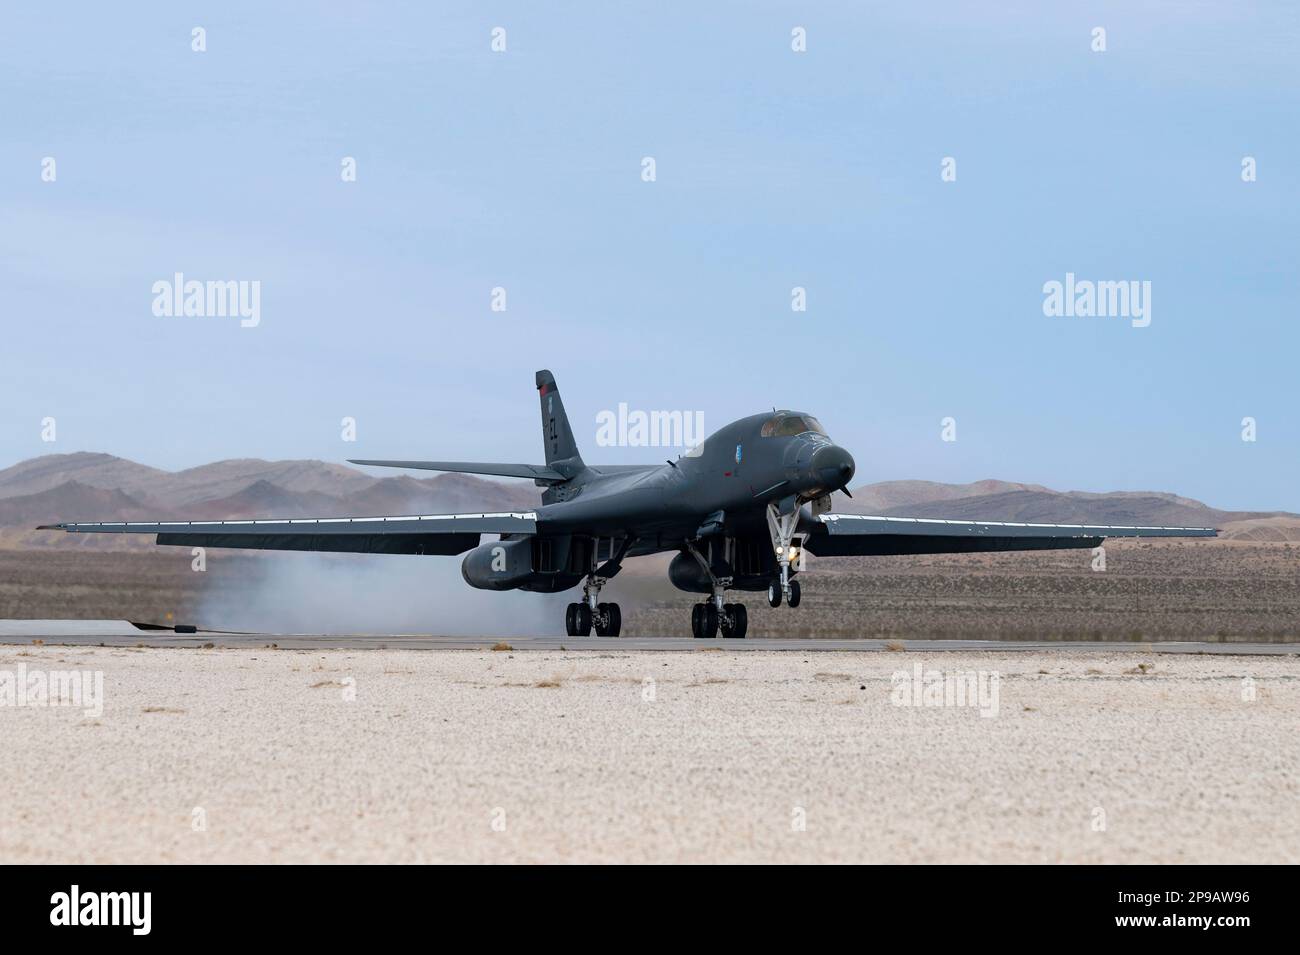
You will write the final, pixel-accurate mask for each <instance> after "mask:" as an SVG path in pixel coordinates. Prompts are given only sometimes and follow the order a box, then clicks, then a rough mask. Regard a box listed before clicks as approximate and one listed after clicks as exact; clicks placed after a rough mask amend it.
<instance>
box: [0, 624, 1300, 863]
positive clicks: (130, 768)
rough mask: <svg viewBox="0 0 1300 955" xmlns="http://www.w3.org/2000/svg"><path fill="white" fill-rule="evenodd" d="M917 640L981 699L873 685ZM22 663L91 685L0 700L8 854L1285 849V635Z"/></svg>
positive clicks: (1103, 857)
mask: <svg viewBox="0 0 1300 955" xmlns="http://www.w3.org/2000/svg"><path fill="white" fill-rule="evenodd" d="M917 663H920V664H921V665H922V667H923V668H925V669H927V670H928V669H936V670H939V671H940V673H941V675H946V676H951V675H953V674H956V673H958V672H959V671H983V672H984V673H985V674H990V673H993V672H996V673H997V674H998V675H999V676H998V683H997V714H996V715H995V716H982V715H981V711H980V709H979V708H978V707H971V706H964V707H963V706H930V707H926V706H919V707H918V706H904V705H897V699H898V698H899V696H900V693H901V691H900V690H899V689H897V688H896V687H895V685H894V684H893V683H892V682H891V676H892V675H893V674H894V673H895V672H896V671H906V672H907V673H908V674H909V677H910V675H911V672H912V667H913V665H914V664H917ZM20 666H24V667H25V668H26V670H27V672H28V673H29V674H30V673H31V672H32V671H46V672H48V671H54V670H76V671H102V673H103V686H104V707H103V713H102V715H100V716H98V717H93V716H92V717H87V716H85V715H83V713H82V712H81V710H79V709H74V708H68V707H41V706H31V705H28V706H23V707H14V706H4V707H0V735H2V738H3V739H4V741H5V742H4V749H5V755H6V757H7V759H6V763H7V768H8V770H9V771H8V772H6V773H5V774H4V779H3V782H0V805H3V807H4V813H3V821H2V822H0V862H3V863H15V862H63V863H83V862H113V863H127V862H303V861H308V862H317V861H320V862H420V861H426V862H435V861H455V862H552V861H572V862H591V861H613V862H643V861H649V862H723V861H728V862H773V861H781V862H830V861H833V862H850V861H854V862H857V861H862V862H1126V863H1127V862H1196V863H1210V862H1297V861H1300V737H1298V735H1297V732H1296V730H1297V727H1298V726H1300V680H1298V677H1300V663H1298V662H1297V659H1296V658H1295V657H1284V658H1277V657H1221V656H1216V657H1210V656H1204V657H1202V656H1179V657H1172V656H1160V657H1155V656H1152V657H1149V658H1143V657H1142V656H1141V655H1140V654H1135V653H1132V652H1128V653H1123V654H1120V653H1109V652H1091V651H1075V652H1069V651H1041V652H1039V651H1026V652H1021V653H1016V654H999V653H973V652H972V653H960V652H952V653H943V654H934V653H932V654H926V653H912V652H907V653H889V652H881V653H835V652H825V653H815V654H801V653H799V652H768V651H749V652H746V653H743V654H740V653H731V652H727V651H725V650H719V651H718V652H691V653H683V652H607V653H592V652H581V653H575V652H568V653H561V652H532V653H522V652H513V653H511V652H505V651H501V652H491V651H482V650H480V651H473V650H467V651H451V650H449V651H410V650H402V651H396V650H386V651H381V650H361V651H352V650H325V651H321V650H315V651H293V650H273V649H266V650H250V649H228V650H165V649H144V650H137V649H129V648H86V647H55V646H33V647H29V648H20V647H0V675H2V674H3V673H5V672H9V673H17V672H19V667H20ZM1144 666H1145V667H1146V670H1145V672H1144V671H1143V669H1142V668H1143V667H1144ZM1247 677H1249V678H1250V680H1251V681H1253V695H1254V699H1253V700H1251V699H1243V697H1249V696H1250V695H1251V693H1250V690H1251V683H1248V682H1246V680H1245V678H1247ZM908 685H909V686H910V685H911V684H910V683H909V684H908ZM991 686H992V684H991V683H988V682H986V683H985V687H986V690H987V691H989V692H991ZM990 700H991V697H989V696H985V697H984V700H983V703H984V711H985V712H989V711H990V710H991V707H990V705H989V703H990Z"/></svg>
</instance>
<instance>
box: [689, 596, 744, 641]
mask: <svg viewBox="0 0 1300 955" xmlns="http://www.w3.org/2000/svg"><path fill="white" fill-rule="evenodd" d="M748 630H749V614H748V612H747V611H746V610H745V605H744V604H723V605H722V608H721V609H719V608H718V606H717V604H715V603H714V602H713V601H711V600H706V601H705V602H703V603H698V604H696V605H695V606H694V607H692V608H691V636H693V637H694V638H695V639H696V640H712V639H713V638H715V637H716V636H717V635H718V631H721V632H722V635H723V637H726V638H728V639H732V640H743V639H744V638H745V633H746V632H747V631H748Z"/></svg>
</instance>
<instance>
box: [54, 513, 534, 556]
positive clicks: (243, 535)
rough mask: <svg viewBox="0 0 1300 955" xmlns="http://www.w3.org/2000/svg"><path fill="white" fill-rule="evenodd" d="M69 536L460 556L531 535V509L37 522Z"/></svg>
mask: <svg viewBox="0 0 1300 955" xmlns="http://www.w3.org/2000/svg"><path fill="white" fill-rule="evenodd" d="M37 530H62V531H67V532H68V533H71V534H156V535H157V541H156V543H159V544H181V545H185V546H190V547H234V548H247V549H252V550H313V551H335V552H341V553H355V554H445V555H451V554H461V553H464V552H465V551H467V550H470V549H471V548H473V547H477V546H478V544H479V542H480V540H481V535H483V534H535V533H536V532H537V514H536V512H534V511H511V512H508V513H498V514H420V515H412V516H407V517H313V518H292V519H282V520H255V521H125V522H123V521H118V522H108V521H105V522H101V523H79V524H73V523H68V524H42V525H41V526H40V527H38V528H37Z"/></svg>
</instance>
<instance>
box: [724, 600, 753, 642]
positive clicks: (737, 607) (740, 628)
mask: <svg viewBox="0 0 1300 955" xmlns="http://www.w3.org/2000/svg"><path fill="white" fill-rule="evenodd" d="M748 631H749V611H747V610H746V609H745V605H744V604H732V605H731V633H727V632H726V631H723V634H722V635H723V636H724V637H731V639H733V640H744V639H745V634H746V633H747V632H748Z"/></svg>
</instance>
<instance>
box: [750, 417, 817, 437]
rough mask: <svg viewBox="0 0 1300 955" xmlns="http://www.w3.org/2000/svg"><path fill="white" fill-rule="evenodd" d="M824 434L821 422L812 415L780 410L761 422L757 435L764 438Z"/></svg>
mask: <svg viewBox="0 0 1300 955" xmlns="http://www.w3.org/2000/svg"><path fill="white" fill-rule="evenodd" d="M809 431H811V432H812V433H813V434H825V433H826V431H825V429H823V428H822V425H821V422H820V421H818V420H817V419H816V418H814V417H813V416H812V415H806V414H803V415H800V414H790V413H788V412H782V413H780V414H776V415H773V416H772V417H771V418H768V419H767V420H766V421H764V422H763V429H762V430H761V431H759V435H760V436H761V437H764V438H789V437H793V436H794V435H796V434H807V433H808V432H809Z"/></svg>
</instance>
